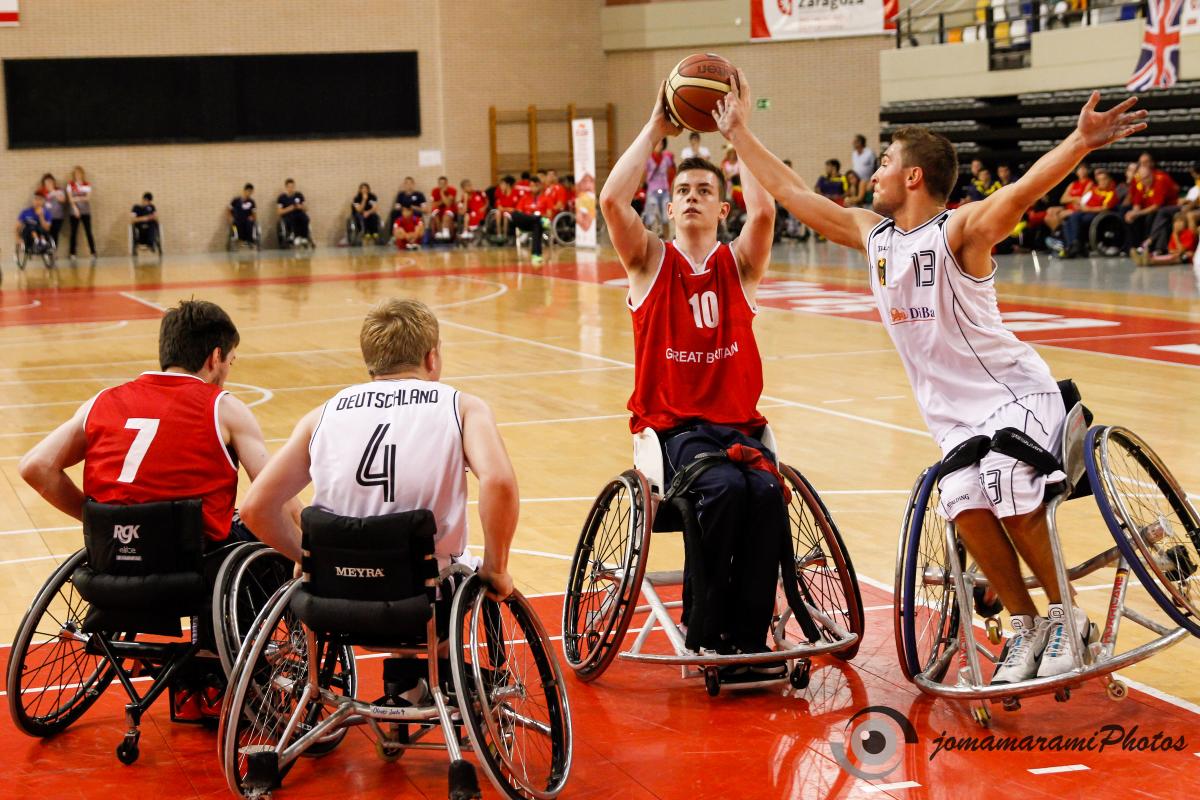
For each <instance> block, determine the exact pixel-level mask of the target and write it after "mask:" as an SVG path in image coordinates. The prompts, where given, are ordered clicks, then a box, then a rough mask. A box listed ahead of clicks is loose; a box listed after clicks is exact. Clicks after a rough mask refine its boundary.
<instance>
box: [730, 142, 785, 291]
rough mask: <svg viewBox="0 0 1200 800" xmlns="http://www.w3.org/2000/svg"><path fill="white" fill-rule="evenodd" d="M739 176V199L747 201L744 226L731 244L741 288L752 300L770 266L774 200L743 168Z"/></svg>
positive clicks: (751, 172) (773, 226)
mask: <svg viewBox="0 0 1200 800" xmlns="http://www.w3.org/2000/svg"><path fill="white" fill-rule="evenodd" d="M738 174H739V175H740V176H741V179H742V199H743V200H745V201H746V224H745V225H743V226H742V232H741V233H740V234H738V238H737V240H736V241H735V242H734V243H733V252H734V255H735V256H736V257H737V263H738V271H739V272H740V273H741V277H742V286H743V287H744V288H745V289H746V290H747V293H748V295H749V297H750V298H751V299H753V298H754V290H755V289H756V288H757V287H758V284H759V281H761V280H762V279H763V276H764V275H766V274H767V266H768V265H769V264H770V263H771V244H772V243H773V242H774V239H775V198H774V197H772V196H771V193H770V192H768V191H767V190H766V189H765V188H764V187H763V185H762V182H761V181H759V180H758V178H757V177H755V174H754V171H753V170H751V169H750V168H749V167H748V166H747V165H746V164H743V165H742V168H741V170H739V172H738Z"/></svg>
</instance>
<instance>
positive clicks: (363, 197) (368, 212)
mask: <svg viewBox="0 0 1200 800" xmlns="http://www.w3.org/2000/svg"><path fill="white" fill-rule="evenodd" d="M378 205H379V198H378V197H376V196H375V194H374V193H373V192H372V191H371V184H369V183H360V184H359V185H358V192H357V193H356V194H355V195H354V199H353V200H351V201H350V214H351V215H352V216H353V217H354V222H355V224H357V225H358V229H359V230H360V231H362V232H363V240H364V241H368V240H369V241H371V242H374V241H375V240H376V239H378V238H379V212H378V211H377V210H376V208H377V206H378Z"/></svg>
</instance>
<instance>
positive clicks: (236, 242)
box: [225, 221, 262, 253]
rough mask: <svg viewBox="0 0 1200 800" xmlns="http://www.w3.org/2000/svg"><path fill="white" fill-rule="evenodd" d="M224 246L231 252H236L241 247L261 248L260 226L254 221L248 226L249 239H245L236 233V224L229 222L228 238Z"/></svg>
mask: <svg viewBox="0 0 1200 800" xmlns="http://www.w3.org/2000/svg"><path fill="white" fill-rule="evenodd" d="M225 246H226V249H228V250H229V252H231V253H233V252H236V251H237V250H238V249H239V248H241V247H248V248H251V249H253V250H255V251H257V250H261V249H262V228H261V227H259V224H258V222H257V221H255V222H254V224H253V225H251V226H250V239H249V240H246V239H243V238H242V237H241V236H239V235H238V229H237V225H235V224H233V223H230V225H229V239H228V241H227V242H226V243H225Z"/></svg>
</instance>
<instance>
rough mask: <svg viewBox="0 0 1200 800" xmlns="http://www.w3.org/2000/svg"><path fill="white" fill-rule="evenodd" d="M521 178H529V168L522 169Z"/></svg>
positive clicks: (525, 179) (524, 179)
mask: <svg viewBox="0 0 1200 800" xmlns="http://www.w3.org/2000/svg"><path fill="white" fill-rule="evenodd" d="M521 180H523V181H527V180H529V170H527V169H524V170H521Z"/></svg>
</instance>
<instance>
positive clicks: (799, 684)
mask: <svg viewBox="0 0 1200 800" xmlns="http://www.w3.org/2000/svg"><path fill="white" fill-rule="evenodd" d="M811 672H812V662H810V661H798V662H796V666H794V667H792V671H791V673H790V674H789V675H788V680H789V681H791V684H792V688H793V689H796V690H798V691H804V690H805V689H807V688H808V680H809V677H810V675H811Z"/></svg>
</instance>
